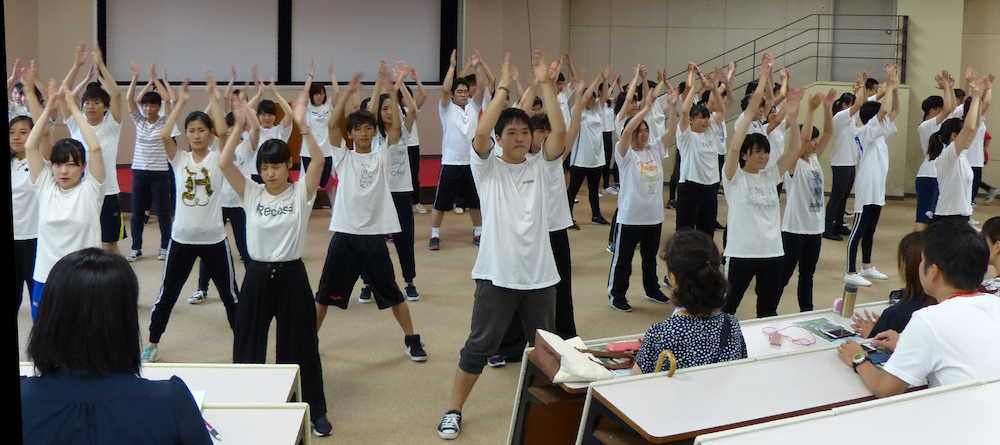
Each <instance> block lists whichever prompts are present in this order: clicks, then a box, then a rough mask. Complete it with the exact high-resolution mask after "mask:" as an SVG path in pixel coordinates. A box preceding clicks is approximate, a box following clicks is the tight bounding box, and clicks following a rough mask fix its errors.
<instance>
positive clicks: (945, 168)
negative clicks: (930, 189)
mask: <svg viewBox="0 0 1000 445" xmlns="http://www.w3.org/2000/svg"><path fill="white" fill-rule="evenodd" d="M968 154H969V153H968V151H967V150H966V151H964V152H962V153H958V150H956V149H955V142H952V143H950V144H948V146H947V147H945V148H944V149H943V150H941V154H940V155H939V156H938V157H937V159H935V160H934V168H935V169H937V175H938V176H937V177H938V200H937V207H936V208H935V209H934V215H938V216H948V215H962V216H970V215H972V203H971V202H969V191H970V190H972V167H971V166H970V165H969V164H971V162H969V160H968V159H967V158H966V156H968Z"/></svg>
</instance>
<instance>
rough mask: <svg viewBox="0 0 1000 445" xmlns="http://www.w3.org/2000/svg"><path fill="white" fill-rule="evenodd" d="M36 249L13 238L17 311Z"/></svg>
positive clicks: (30, 289) (35, 245)
mask: <svg viewBox="0 0 1000 445" xmlns="http://www.w3.org/2000/svg"><path fill="white" fill-rule="evenodd" d="M567 248H568V247H567ZM37 250H38V238H32V239H21V240H14V282H15V283H16V284H15V292H17V310H18V311H20V310H21V300H22V299H23V298H24V295H23V294H24V287H25V285H27V287H28V297H29V298H30V297H31V293H32V292H33V291H34V290H33V289H34V287H35V282H34V280H33V278H32V277H33V276H34V275H35V252H36V251H37ZM561 273H562V272H561V271H560V274H561Z"/></svg>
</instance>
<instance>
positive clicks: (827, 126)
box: [805, 88, 837, 156]
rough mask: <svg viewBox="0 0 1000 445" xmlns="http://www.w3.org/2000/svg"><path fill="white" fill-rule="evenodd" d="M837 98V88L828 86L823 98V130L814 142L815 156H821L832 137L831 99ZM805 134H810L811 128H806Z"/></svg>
mask: <svg viewBox="0 0 1000 445" xmlns="http://www.w3.org/2000/svg"><path fill="white" fill-rule="evenodd" d="M835 100H837V90H834V89H833V88H830V91H827V92H826V97H824V98H823V132H822V133H820V136H819V141H817V142H816V156H823V152H824V151H826V146H827V145H829V144H830V139H833V101H835ZM805 131H807V132H809V133H807V134H809V136H812V129H810V128H806V130H805Z"/></svg>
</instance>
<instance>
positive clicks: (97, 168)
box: [60, 85, 106, 184]
mask: <svg viewBox="0 0 1000 445" xmlns="http://www.w3.org/2000/svg"><path fill="white" fill-rule="evenodd" d="M60 91H61V92H62V94H63V100H65V101H66V102H67V104H66V105H67V107H69V111H70V113H71V114H72V115H73V120H75V121H76V126H77V128H79V129H80V134H82V135H83V140H84V142H86V143H87V159H88V161H87V172H88V173H90V176H91V177H93V178H94V180H95V181H97V182H98V183H101V184H104V179H105V175H106V172H105V168H104V156H103V155H102V153H101V141H100V140H99V139H97V133H95V132H94V128H93V127H91V126H90V125H89V124H88V123H87V118H85V117H83V112H81V111H80V109H79V108H77V107H75V106H73V105H74V104H73V98H72V97H71V96H72V94H70V91H69V89H68V88H67V87H66V86H65V85H63V87H62V90H60Z"/></svg>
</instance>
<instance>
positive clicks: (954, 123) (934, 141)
mask: <svg viewBox="0 0 1000 445" xmlns="http://www.w3.org/2000/svg"><path fill="white" fill-rule="evenodd" d="M962 125H965V121H963V120H962V119H959V118H956V117H953V118H951V119H948V120H946V121H944V122H942V123H941V128H940V129H939V130H938V131H936V132H934V134H932V135H931V137H930V140H928V141H927V159H930V160H932V161H933V160H935V159H937V157H938V156H941V152H942V151H943V150H944V148H945V147H947V146H948V144H950V143H951V138H952V135H954V134H956V133H959V132H961V131H962Z"/></svg>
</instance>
